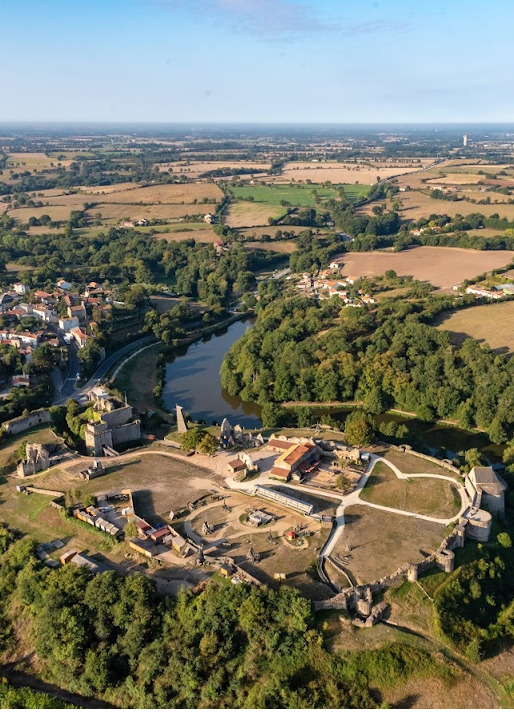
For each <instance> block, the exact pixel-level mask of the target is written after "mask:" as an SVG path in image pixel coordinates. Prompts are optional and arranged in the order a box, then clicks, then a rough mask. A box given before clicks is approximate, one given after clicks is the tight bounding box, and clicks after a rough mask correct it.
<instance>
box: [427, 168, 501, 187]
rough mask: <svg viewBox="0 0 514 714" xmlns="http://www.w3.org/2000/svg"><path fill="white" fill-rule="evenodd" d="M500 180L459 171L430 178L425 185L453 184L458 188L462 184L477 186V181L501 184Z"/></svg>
mask: <svg viewBox="0 0 514 714" xmlns="http://www.w3.org/2000/svg"><path fill="white" fill-rule="evenodd" d="M503 178H504V179H507V183H511V184H512V183H513V180H512V179H510V180H509V179H508V177H503ZM501 180H502V179H501V178H499V179H498V180H497V181H496V180H494V179H487V178H486V177H485V176H484V175H483V174H475V173H466V172H464V171H461V172H460V173H448V174H445V175H444V176H439V177H434V178H431V179H429V180H428V181H427V185H429V186H430V185H432V184H442V185H444V186H445V185H447V184H451V185H453V184H455V185H456V186H460V185H463V184H464V185H465V184H469V185H471V184H477V183H478V182H479V181H482V182H483V183H491V182H492V183H501Z"/></svg>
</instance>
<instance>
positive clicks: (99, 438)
mask: <svg viewBox="0 0 514 714" xmlns="http://www.w3.org/2000/svg"><path fill="white" fill-rule="evenodd" d="M88 397H89V399H90V401H92V402H93V405H94V409H95V412H97V414H98V418H96V419H94V420H91V421H89V422H88V423H87V425H86V434H85V441H86V446H87V448H88V451H90V452H91V455H92V456H103V455H104V454H109V452H111V454H112V452H113V451H115V450H116V447H118V446H121V445H123V444H126V443H128V442H130V441H137V440H138V439H140V438H141V422H140V420H139V419H134V414H133V410H132V407H131V406H130V405H129V404H126V403H124V402H121V401H120V400H118V399H117V398H116V397H114V396H113V395H112V394H110V392H109V391H108V390H107V389H105V387H101V386H99V387H94V388H93V389H92V390H91V391H90V392H88Z"/></svg>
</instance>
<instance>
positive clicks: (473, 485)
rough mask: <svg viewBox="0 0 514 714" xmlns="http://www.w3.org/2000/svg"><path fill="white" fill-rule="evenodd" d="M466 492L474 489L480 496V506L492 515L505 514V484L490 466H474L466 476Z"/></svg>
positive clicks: (501, 515) (501, 516)
mask: <svg viewBox="0 0 514 714" xmlns="http://www.w3.org/2000/svg"><path fill="white" fill-rule="evenodd" d="M465 488H466V491H467V492H468V494H470V492H471V493H472V492H473V491H475V492H476V493H477V494H478V495H479V496H480V504H479V506H480V507H485V508H486V509H487V510H488V511H490V512H491V513H492V515H493V516H499V517H500V518H503V517H504V515H505V491H506V489H507V484H506V483H505V481H504V480H503V479H502V478H500V477H499V476H498V475H497V474H496V472H495V471H494V469H492V468H491V467H490V466H475V467H474V468H472V469H471V471H470V472H469V474H468V475H467V476H466V482H465Z"/></svg>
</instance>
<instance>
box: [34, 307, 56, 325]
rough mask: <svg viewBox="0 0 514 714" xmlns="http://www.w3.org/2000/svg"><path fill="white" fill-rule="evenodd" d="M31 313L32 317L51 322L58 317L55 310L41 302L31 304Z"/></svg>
mask: <svg viewBox="0 0 514 714" xmlns="http://www.w3.org/2000/svg"><path fill="white" fill-rule="evenodd" d="M32 314H33V315H34V317H38V318H39V319H40V320H42V321H43V322H47V323H53V322H57V320H58V317H57V313H56V312H55V310H52V309H51V308H49V307H47V306H46V305H44V304H43V303H41V304H38V305H33V306H32Z"/></svg>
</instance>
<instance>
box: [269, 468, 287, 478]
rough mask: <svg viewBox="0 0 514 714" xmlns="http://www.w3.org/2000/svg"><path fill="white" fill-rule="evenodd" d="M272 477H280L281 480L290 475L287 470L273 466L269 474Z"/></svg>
mask: <svg viewBox="0 0 514 714" xmlns="http://www.w3.org/2000/svg"><path fill="white" fill-rule="evenodd" d="M270 473H271V474H272V475H273V476H281V477H282V478H287V477H288V476H289V474H290V473H291V472H290V471H289V469H281V468H280V466H274V467H273V468H272V469H271V472H270Z"/></svg>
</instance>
